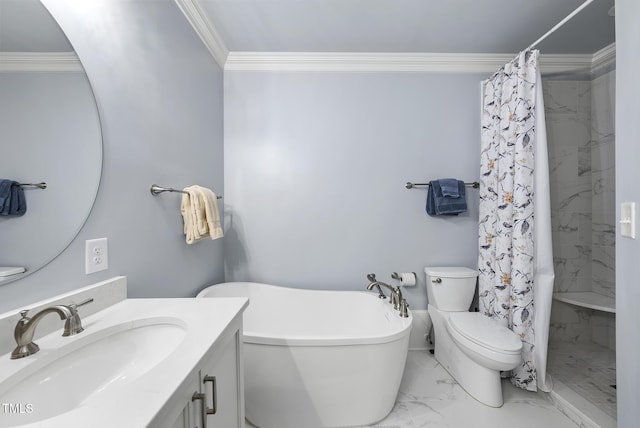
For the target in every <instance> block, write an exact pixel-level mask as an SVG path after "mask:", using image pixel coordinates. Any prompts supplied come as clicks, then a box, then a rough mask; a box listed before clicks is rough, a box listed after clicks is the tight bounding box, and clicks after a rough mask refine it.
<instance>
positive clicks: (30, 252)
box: [0, 71, 102, 284]
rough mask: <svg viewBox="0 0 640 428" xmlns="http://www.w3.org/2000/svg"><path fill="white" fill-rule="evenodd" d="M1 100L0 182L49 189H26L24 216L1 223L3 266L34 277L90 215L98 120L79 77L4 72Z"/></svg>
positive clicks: (87, 88) (97, 163) (0, 261)
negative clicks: (43, 185) (5, 180)
mask: <svg viewBox="0 0 640 428" xmlns="http://www.w3.org/2000/svg"><path fill="white" fill-rule="evenodd" d="M0 100H2V101H1V102H0V141H1V142H2V143H1V144H2V155H0V176H2V177H3V178H10V179H12V180H17V181H19V182H22V183H35V182H41V181H44V182H46V183H47V185H48V187H47V188H46V190H41V189H36V188H29V187H26V188H25V189H24V193H25V199H26V202H27V212H26V213H25V215H23V216H21V217H13V216H7V217H5V216H2V217H0V241H1V242H2V245H1V246H0V266H22V267H24V268H26V270H27V272H30V271H31V270H34V269H37V268H39V267H41V266H42V265H44V264H46V263H47V262H49V261H50V260H51V259H52V258H53V257H54V256H55V255H57V254H58V253H60V252H61V251H62V250H64V249H65V247H66V246H67V245H69V242H71V240H72V239H73V237H74V236H75V235H76V234H77V233H78V230H80V227H81V226H82V225H83V223H84V221H85V219H86V218H87V216H88V215H89V212H90V210H91V207H92V205H93V201H94V199H95V195H96V191H97V189H98V184H99V182H100V166H101V164H102V136H101V134H100V119H99V118H98V111H97V108H96V103H95V100H94V98H93V93H92V92H91V87H90V85H89V81H88V80H87V78H86V76H85V74H84V72H82V71H80V72H64V73H60V72H42V71H40V72H37V73H34V72H11V73H10V72H0ZM62 101H64V102H62ZM61 164H64V168H60V165H61ZM6 279H7V280H11V279H14V277H6ZM2 280H3V278H0V284H2Z"/></svg>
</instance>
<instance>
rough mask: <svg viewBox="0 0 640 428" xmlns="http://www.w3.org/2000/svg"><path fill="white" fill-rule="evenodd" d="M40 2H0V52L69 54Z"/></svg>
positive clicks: (33, 0) (63, 35) (57, 30)
mask: <svg viewBox="0 0 640 428" xmlns="http://www.w3.org/2000/svg"><path fill="white" fill-rule="evenodd" d="M71 51H73V47H72V46H71V44H70V43H69V41H68V40H67V37H66V36H65V34H64V32H63V31H62V29H61V28H60V27H59V26H58V24H57V23H56V21H55V20H54V19H53V17H52V16H51V15H50V14H49V11H48V10H47V9H46V8H45V7H44V6H43V5H42V3H40V0H0V52H71Z"/></svg>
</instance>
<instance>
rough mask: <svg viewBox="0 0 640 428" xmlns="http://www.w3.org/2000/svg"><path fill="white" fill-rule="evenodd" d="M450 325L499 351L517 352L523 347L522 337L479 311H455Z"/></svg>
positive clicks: (472, 338)
mask: <svg viewBox="0 0 640 428" xmlns="http://www.w3.org/2000/svg"><path fill="white" fill-rule="evenodd" d="M449 325H450V326H451V327H452V328H454V329H455V330H456V331H457V332H458V333H460V334H461V335H462V336H464V337H465V338H467V339H469V340H470V341H472V342H474V343H476V344H478V345H480V346H483V347H485V348H489V349H492V350H495V351H499V352H506V353H517V352H520V350H521V349H522V341H521V340H520V337H519V336H518V335H517V334H515V333H514V332H513V331H511V330H509V329H508V328H507V327H504V326H502V325H500V324H498V323H497V322H496V321H494V320H492V319H491V318H489V317H486V316H484V315H482V314H481V313H479V312H455V313H452V314H450V315H449Z"/></svg>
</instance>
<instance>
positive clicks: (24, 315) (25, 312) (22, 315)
mask: <svg viewBox="0 0 640 428" xmlns="http://www.w3.org/2000/svg"><path fill="white" fill-rule="evenodd" d="M28 313H29V309H23V310H21V311H20V316H21V317H22V319H23V320H25V321H26V320H28V319H29V317H28V316H27V314H28Z"/></svg>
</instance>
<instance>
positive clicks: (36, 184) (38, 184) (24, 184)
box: [19, 181, 47, 189]
mask: <svg viewBox="0 0 640 428" xmlns="http://www.w3.org/2000/svg"><path fill="white" fill-rule="evenodd" d="M19 184H20V186H21V187H37V188H38V189H46V188H47V183H45V182H44V181H42V182H40V183H19Z"/></svg>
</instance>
